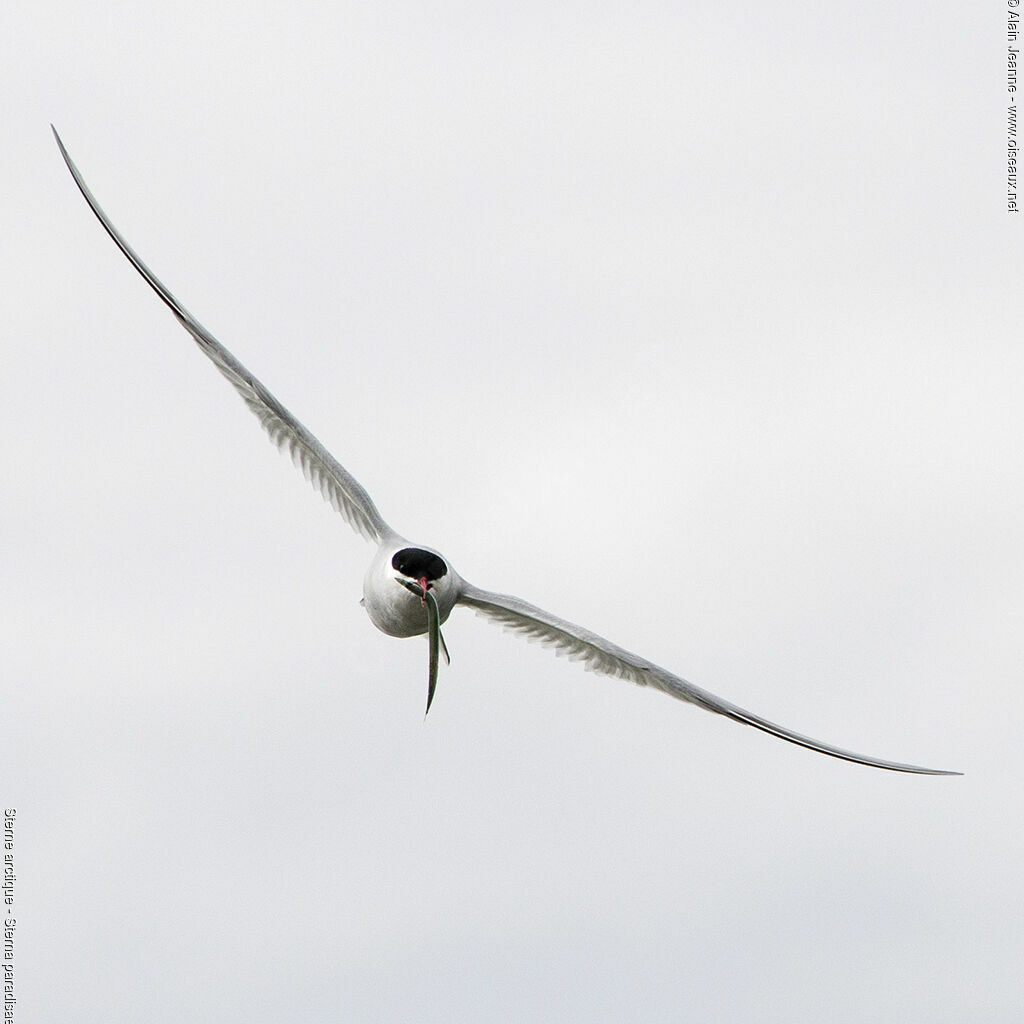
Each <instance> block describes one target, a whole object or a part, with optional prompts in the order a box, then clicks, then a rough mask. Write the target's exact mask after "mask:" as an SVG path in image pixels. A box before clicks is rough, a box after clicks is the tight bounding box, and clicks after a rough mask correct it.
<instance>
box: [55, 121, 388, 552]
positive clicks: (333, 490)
mask: <svg viewBox="0 0 1024 1024" xmlns="http://www.w3.org/2000/svg"><path fill="white" fill-rule="evenodd" d="M50 127H51V128H52V129H53V135H54V138H55V139H56V140H57V145H58V146H59V147H60V152H61V156H63V157H64V162H65V163H66V164H67V165H68V170H69V171H70V172H71V176H72V177H73V178H74V179H75V184H76V185H77V186H78V188H79V191H81V193H82V195H83V196H85V201H86V202H87V203H88V204H89V207H90V208H91V209H92V212H93V213H94V214H96V218H97V219H98V220H99V222H100V223H101V224H102V225H103V227H104V228H105V229H106V232H107V234H108V235H110V237H111V238H112V239H113V240H114V242H115V243H116V244H117V247H118V248H119V249H120V250H121V252H123V253H124V254H125V256H127V257H128V259H129V261H130V262H131V264H132V266H133V267H135V269H136V270H137V271H138V272H139V273H140V274H141V275H142V276H143V277H144V278H145V279H146V282H147V283H148V284H149V286H150V287H151V288H152V289H153V291H155V292H156V293H157V295H159V296H160V298H161V299H163V301H164V302H165V303H166V305H167V307H168V308H169V309H170V311H171V312H172V313H173V314H174V315H175V316H176V317H177V319H178V322H179V323H180V324H181V326H182V327H184V328H185V330H186V331H188V333H189V334H191V335H192V337H193V338H195V340H196V344H197V345H198V346H199V347H200V348H201V349H202V350H203V352H205V353H206V355H207V356H209V358H210V360H211V362H212V363H213V365H214V366H216V367H217V369H218V370H220V372H221V373H222V374H223V375H224V376H225V377H226V378H227V380H228V381H229V382H230V384H231V386H232V387H233V388H234V389H235V390H236V391H237V392H238V393H239V394H240V395H241V396H242V399H243V401H244V402H245V404H246V405H247V406H249V408H250V409H251V410H252V411H253V412H254V413H255V414H256V417H257V419H259V421H260V423H261V424H262V426H263V429H264V430H265V431H266V432H267V434H268V435H269V436H270V440H271V441H273V442H274V444H275V445H277V447H278V448H280V449H281V450H282V451H285V452H287V453H288V454H289V455H290V456H291V458H292V461H293V462H294V463H295V465H296V466H298V467H299V468H300V469H301V470H302V472H303V474H304V475H305V477H306V479H307V480H309V482H310V483H311V484H312V485H313V486H314V487H315V488H316V489H317V490H318V491H319V492H320V494H321V495H322V496H323V498H324V500H325V501H329V502H330V503H331V505H333V506H334V508H336V509H337V510H338V511H339V512H340V513H341V515H342V516H343V517H344V518H345V519H346V520H347V521H348V523H349V524H350V525H351V526H352V528H353V529H355V530H356V531H357V532H358V533H361V534H362V535H363V536H364V537H365V538H366V539H367V540H370V541H374V542H375V543H380V542H381V541H382V540H384V539H385V538H387V537H393V536H395V531H394V530H392V529H391V527H390V526H388V524H387V523H386V522H384V519H383V517H382V516H381V514H380V513H379V512H378V511H377V506H376V505H374V503H373V501H372V500H371V498H370V496H369V495H368V494H367V493H366V491H365V490H364V489H363V487H362V486H361V485H360V484H359V482H358V481H357V480H356V479H355V478H354V477H352V475H351V474H350V473H349V472H348V471H347V470H346V469H345V467H344V466H342V465H341V463H339V462H338V461H337V459H335V458H334V456H333V455H331V453H330V452H329V451H328V450H327V449H326V448H325V447H324V446H323V445H322V444H321V443H320V442H319V441H318V440H317V439H316V438H315V437H314V436H313V435H312V434H311V433H310V432H309V431H308V430H307V429H306V428H305V427H304V426H303V425H302V424H301V423H300V422H299V421H298V420H297V419H296V418H295V417H294V416H293V415H292V414H291V413H290V412H289V411H288V410H287V409H286V408H285V407H284V406H283V405H282V404H281V403H280V402H279V401H278V400H277V399H276V398H275V397H274V396H273V395H272V394H271V393H270V392H269V391H268V390H267V389H266V388H265V387H264V386H263V385H262V384H261V383H260V382H259V381H258V380H257V379H256V378H255V377H254V376H253V375H252V374H251V373H250V372H249V371H248V370H247V369H246V368H245V367H244V366H243V365H242V364H241V363H240V362H239V361H238V360H237V359H236V358H235V357H234V356H233V355H232V354H231V353H230V352H229V351H228V350H227V349H226V348H225V347H224V346H223V345H221V343H220V342H219V341H217V339H216V338H215V337H214V336H213V335H212V334H211V333H210V332H209V331H208V330H207V329H206V328H205V327H204V326H203V325H202V324H201V323H200V322H199V321H198V320H196V318H195V317H194V316H192V314H191V313H190V312H189V311H188V310H187V309H185V307H184V306H183V305H182V304H181V303H180V302H179V301H178V300H177V299H176V298H175V297H174V296H173V295H172V294H171V293H170V292H169V291H168V290H167V288H166V287H165V286H164V285H163V283H162V282H161V281H160V280H159V278H157V276H156V275H155V274H154V273H153V271H151V270H150V269H149V267H147V266H146V264H145V263H143V262H142V260H141V259H140V258H139V256H138V254H137V253H136V252H135V250H134V249H133V248H132V247H131V246H130V245H129V244H128V243H127V242H126V241H125V239H124V238H123V237H122V236H121V234H120V232H119V231H118V230H117V228H115V227H114V225H113V224H112V223H111V222H110V219H109V218H108V217H107V215H106V214H105V213H104V212H103V209H102V208H101V207H100V204H99V203H98V202H96V199H95V197H94V196H93V194H92V192H90V191H89V186H88V185H86V183H85V181H84V180H83V178H82V175H81V173H80V172H79V170H78V168H77V167H76V166H75V163H74V161H73V160H72V159H71V157H70V156H69V155H68V151H67V150H66V149H65V148H64V143H63V142H61V140H60V136H59V135H58V134H57V129H56V128H54V127H53V125H50Z"/></svg>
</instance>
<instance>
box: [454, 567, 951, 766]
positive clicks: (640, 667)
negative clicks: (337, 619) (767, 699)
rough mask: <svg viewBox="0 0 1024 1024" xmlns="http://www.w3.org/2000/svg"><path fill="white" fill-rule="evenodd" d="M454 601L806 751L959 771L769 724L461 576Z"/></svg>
mask: <svg viewBox="0 0 1024 1024" xmlns="http://www.w3.org/2000/svg"><path fill="white" fill-rule="evenodd" d="M458 603H459V604H464V605H467V606H468V607H470V608H472V609H473V610H474V611H476V612H478V613H479V614H480V615H483V616H485V617H486V618H488V619H491V620H492V621H494V622H497V623H499V624H500V625H502V626H504V627H505V629H507V630H510V631H512V632H514V633H518V634H519V635H520V636H524V637H526V639H527V640H535V641H537V642H538V643H541V644H543V645H544V646H545V647H550V648H552V649H553V650H554V652H555V654H556V655H564V656H566V657H568V658H569V659H570V660H571V661H579V662H582V663H583V667H584V668H585V669H588V670H589V671H592V672H597V673H600V674H601V675H606V676H614V677H615V678H617V679H626V680H628V681H629V682H631V683H636V684H637V685H638V686H652V687H654V688H655V689H657V690H661V691H662V692H663V693H667V694H669V695H670V696H672V697H676V698H677V699H679V700H684V701H687V702H689V703H690V704H696V705H698V706H699V707H702V708H704V709H706V710H707V711H713V712H715V714H718V715H725V716H726V717H727V718H731V719H732V720H733V721H735V722H742V723H743V724H744V725H752V726H753V727H754V728H755V729H761V730H762V731H763V732H767V733H770V734H771V735H772V736H778V737H779V738H780V739H783V740H787V741H788V742H790V743H795V744H797V745H798V746H801V747H807V748H808V749H809V750H816V751H818V752H819V753H821V754H828V755H829V756H830V757H838V758H841V759H842V760H844V761H853V762H855V763H856V764H865V765H870V766H871V767H873V768H886V769H888V770H889V771H894V772H913V773H916V774H918V775H959V774H961V773H960V772H950V771H942V770H940V769H937V768H920V767H918V766H917V765H912V764H901V763H900V762H897V761H885V760H882V759H880V758H876V757H867V756H865V755H864V754H855V753H854V752H853V751H850V750H844V749H843V748H841V747H835V746H832V745H831V744H830V743H822V742H821V741H819V740H815V739H811V738H810V737H809V736H803V735H801V734H800V733H798V732H793V731H792V730H791V729H786V728H785V727H784V726H781V725H776V724H775V723H774V722H769V721H768V719H766V718H761V716H760V715H755V714H753V713H752V712H750V711H744V710H743V708H740V707H737V706H736V705H735V704H731V703H730V702H729V701H727V700H723V699H722V698H721V697H716V696H715V695H714V694H713V693H709V692H708V691H707V690H703V689H701V688H700V687H699V686H694V684H693V683H690V682H687V681H686V680H685V679H682V678H680V677H679V676H677V675H674V674H673V673H671V672H668V671H666V670H665V669H663V668H660V667H659V666H658V665H655V664H653V663H652V662H649V661H647V660H645V659H644V658H641V657H639V656H638V655H636V654H631V653H630V652H629V651H627V650H625V649H624V648H622V647H619V646H618V645H616V644H613V643H612V642H611V641H610V640H606V639H605V638H604V637H603V636H599V635H598V634H597V633H592V632H591V631H590V630H589V629H584V628H583V627H582V626H577V625H575V624H574V623H572V622H568V621H566V620H565V619H560V618H559V617H558V616H557V615H552V614H551V613H550V612H546V611H544V610H543V609H542V608H538V607H536V605H532V604H529V603H528V602H526V601H523V600H521V599H520V598H518V597H510V596H509V595H507V594H492V593H490V592H489V591H486V590H481V589H480V588H479V587H474V586H473V585H472V584H470V583H467V582H466V581H465V580H462V581H461V585H460V591H459V597H458Z"/></svg>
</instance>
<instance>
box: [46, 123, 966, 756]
mask: <svg viewBox="0 0 1024 1024" xmlns="http://www.w3.org/2000/svg"><path fill="white" fill-rule="evenodd" d="M50 127H51V128H53V126H52V125H51V126H50ZM53 134H54V138H56V140H57V145H58V147H59V148H60V152H61V155H62V156H63V158H64V162H65V163H66V164H67V166H68V170H69V171H70V172H71V175H72V177H73V178H74V179H75V183H76V184H77V185H78V188H79V190H80V191H81V193H82V195H83V196H84V197H85V200H86V202H87V203H88V204H89V207H90V208H91V209H92V212H93V213H94V214H95V215H96V217H97V219H98V220H99V222H100V223H101V224H102V225H103V227H104V229H105V230H106V232H107V234H108V235H110V237H111V238H112V239H113V240H114V242H115V243H116V245H117V246H118V248H119V249H120V250H121V252H123V253H124V254H125V256H127V257H128V260H129V261H130V262H131V264H132V266H134V267H135V269H136V270H137V271H138V272H139V273H140V274H141V275H142V276H143V277H144V278H145V280H146V282H147V283H148V284H149V286H150V287H151V288H152V289H153V291H155V292H156V293H157V295H159V296H160V298H161V299H162V300H163V301H164V303H165V304H166V305H167V307H168V308H169V309H170V310H171V312H172V313H173V314H174V316H175V317H176V318H177V320H178V322H179V323H180V324H181V325H182V327H184V328H185V330H186V331H188V333H189V334H191V335H192V337H193V338H194V339H195V341H196V344H197V345H198V346H199V347H200V349H202V351H203V352H204V353H205V354H206V356H207V357H208V358H209V359H210V361H211V362H212V363H213V365H214V366H216V367H217V369H218V370H219V371H220V372H221V374H222V375H223V376H224V377H225V378H227V380H228V382H229V383H230V384H231V386H232V387H233V388H234V389H235V390H236V391H237V392H238V393H239V395H241V397H242V399H243V401H244V402H245V404H246V405H247V406H248V407H249V408H250V409H251V410H252V412H253V413H255V415H256V418H257V419H258V420H259V421H260V424H261V425H262V427H263V429H264V430H265V431H266V432H267V434H268V435H269V436H270V439H271V441H273V442H274V444H275V445H277V447H278V448H280V449H281V450H282V451H286V452H287V453H288V454H289V455H290V456H291V458H292V461H293V462H294V463H295V464H296V465H297V466H299V467H300V468H301V469H302V472H303V474H304V475H305V477H306V479H307V480H309V481H310V483H312V485H313V486H314V487H315V488H316V489H317V490H318V491H319V492H320V494H321V495H322V496H323V497H324V499H325V500H326V501H329V502H330V503H331V505H332V506H333V507H334V508H335V509H337V511H338V512H339V513H340V514H341V515H342V517H343V518H344V519H345V520H346V521H347V522H348V523H349V525H350V526H352V528H353V529H354V530H356V532H357V533H359V534H361V535H362V536H363V537H365V538H366V539H367V540H368V541H371V542H372V543H374V544H376V545H377V551H376V554H375V555H374V557H373V560H372V561H371V563H370V567H369V569H368V570H367V572H366V575H365V577H364V579H363V604H364V606H365V608H366V611H367V613H368V614H369V616H370V620H371V621H372V622H373V624H374V625H375V626H376V627H377V628H378V629H380V630H381V631H382V632H384V633H387V634H388V635H389V636H396V637H404V636H420V635H422V634H424V633H426V634H427V635H428V637H429V639H430V648H431V651H430V669H429V679H428V698H427V710H428V711H429V709H430V701H431V700H432V699H433V695H434V686H435V684H436V679H437V663H438V650H439V649H444V640H443V638H442V637H441V633H440V626H441V625H442V624H443V623H444V622H446V621H447V619H448V616H449V615H450V614H451V611H452V609H453V608H454V607H455V606H456V605H465V606H467V607H469V608H472V609H473V610H474V611H476V612H478V613H479V614H481V615H483V616H485V617H486V618H488V619H491V620H492V621H494V622H496V623H498V624H499V625H501V626H504V627H505V628H506V629H509V630H511V631H513V632H515V633H519V634H520V635H522V636H525V637H526V638H527V639H528V640H536V641H539V642H540V643H541V644H543V645H544V646H546V647H550V648H552V649H553V650H554V651H555V653H556V654H564V655H567V656H568V657H569V658H570V659H572V660H574V661H580V662H582V663H583V666H584V668H587V669H590V670H591V671H594V672H598V673H600V674H602V675H607V676H613V677H615V678H618V679H626V680H629V681H630V682H632V683H636V684H637V685H638V686H651V687H654V688H655V689H657V690H661V691H662V692H664V693H667V694H669V695H670V696H672V697H677V698H678V699H679V700H684V701H687V702H689V703H691V704H696V705H698V706H699V707H702V708H705V709H706V710H708V711H713V712H715V713H716V714H719V715H725V716H726V717H727V718H731V719H733V720H734V721H737V722H742V723H744V724H745V725H752V726H754V727H755V728H756V729H761V730H762V731H764V732H767V733H770V734H771V735H773V736H778V737H779V738H780V739H784V740H788V741H789V742H790V743H796V744H798V745H799V746H802V747H807V748H808V749H810V750H816V751H818V752H819V753H822V754H828V755H829V756H830V757H838V758H841V759H843V760H845V761H853V762H856V763H857V764H865V765H870V766H871V767H873V768H885V769H888V770H890V771H897V772H912V773H916V774H920V775H959V774H960V773H959V772H950V771H941V770H939V769H935V768H921V767H918V766H917V765H912V764H901V763H899V762H896V761H886V760H883V759H881V758H876V757H867V756H865V755H863V754H855V753H853V752H852V751H849V750H843V749H842V748H840V747H836V746H833V745H832V744H829V743H822V742H820V741H819V740H814V739H811V738H810V737H808V736H803V735H801V734H800V733H797V732H793V731H792V730H791V729H786V728H784V727H783V726H781V725H776V724H775V723H774V722H769V721H768V720H767V719H765V718H761V717H760V716H759V715H755V714H752V713H751V712H749V711H744V710H743V708H740V707H737V706H736V705H735V704H731V703H730V702H729V701H727V700H723V699H722V698H721V697H716V696H715V695H714V694H713V693H709V692H708V691H707V690H703V689H701V688H700V687H699V686H695V685H694V684H693V683H689V682H687V681H686V680H685V679H683V678H681V677H680V676H677V675H675V674H673V673H672V672H669V671H667V670H666V669H663V668H660V667H659V666H657V665H655V664H653V663H652V662H649V661H647V660H645V659H644V658H641V657H639V656H638V655H636V654H631V653H630V652H629V651H627V650H624V649H623V648H621V647H619V646H617V645H616V644H613V643H612V642H611V641H609V640H606V639H605V638H604V637H602V636H599V635H598V634H597V633H592V632H591V631H590V630H588V629H584V628H583V627H582V626H577V625H575V624H574V623H572V622H567V621H566V620H565V619H560V618H559V617H558V616H557V615H552V614H551V613H550V612H546V611H544V610H543V609H541V608H537V607H536V606H535V605H532V604H529V603H528V602H526V601H523V600H521V599H520V598H518V597H510V596H508V595H505V594H496V593H492V592H490V591H487V590H481V589H480V588H479V587H475V586H473V584H471V583H469V582H468V581H467V580H464V579H463V578H462V577H461V576H460V575H459V574H458V573H457V572H456V571H455V569H454V568H453V567H452V565H451V563H450V562H449V561H448V560H447V559H446V558H444V557H443V556H442V555H441V554H440V553H439V552H437V551H435V550H434V549H433V548H429V547H425V546H423V545H420V544H412V543H410V542H409V541H407V540H405V539H404V538H403V537H402V536H400V535H399V534H398V533H396V532H395V531H394V530H393V529H392V528H391V527H390V526H389V525H388V524H387V523H386V522H385V520H384V517H383V516H382V515H381V514H380V512H379V511H377V506H376V505H375V504H374V503H373V500H372V499H371V498H370V496H369V494H367V493H366V491H365V490H364V489H363V487H362V486H361V485H360V484H359V482H358V481H357V480H355V479H354V478H353V477H352V475H351V474H350V473H349V472H348V471H347V470H346V469H345V467H344V466H342V465H341V463H339V462H338V461H337V459H335V458H334V456H332V455H331V453H330V452H329V451H327V449H326V448H325V447H324V446H323V445H322V444H321V443H320V442H319V441H318V440H317V439H316V438H315V437H314V436H313V435H312V434H311V433H310V432H309V431H308V430H307V429H306V428H305V427H304V426H303V425H302V424H301V423H300V422H299V421H298V420H297V419H296V418H295V417H294V416H293V415H292V414H291V413H290V412H289V411H288V410H287V409H286V408H285V407H284V406H283V405H282V404H281V403H280V402H279V401H278V400H277V399H276V398H275V397H274V396H273V395H272V394H271V393H270V392H269V391H268V390H267V388H265V387H264V386H263V385H262V384H261V383H260V382H259V381H258V380H257V379H256V378H255V377H254V376H253V375H252V374H251V373H250V372H249V371H248V370H247V369H246V368H245V367H244V366H243V365H242V364H241V363H240V362H239V361H238V360H237V359H236V358H235V357H234V356H233V355H232V354H231V353H230V352H229V351H228V350H227V349H226V348H224V346H223V345H221V343H220V342H219V341H217V339H216V338H215V337H214V336H213V335H212V334H210V332H209V331H208V330H206V328H205V327H203V325H202V324H201V323H200V322H199V321H198V320H196V318H195V317H194V316H192V314H191V313H189V311H188V310H187V309H185V307H184V306H183V305H182V304H181V303H180V302H179V301H178V300H177V299H176V298H175V297H174V296H173V295H172V294H171V292H170V291H168V290H167V288H166V287H165V286H164V285H163V283H162V282H161V281H160V280H159V279H158V278H157V276H156V275H155V274H154V273H153V272H152V271H151V270H150V269H149V267H147V266H146V264H145V263H144V262H143V261H142V259H141V258H140V257H139V255H138V254H137V253H136V252H135V250H134V249H133V248H132V247H131V246H130V245H129V244H128V243H127V242H126V241H125V239H124V238H123V237H122V236H121V234H120V232H119V231H118V230H117V228H115V227H114V225H113V224H112V223H111V222H110V220H109V218H108V217H107V215H106V214H105V213H104V212H103V209H102V208H101V207H100V205H99V203H98V202H97V201H96V199H95V197H94V196H93V194H92V192H91V191H90V190H89V187H88V186H87V185H86V183H85V181H84V180H83V178H82V175H81V173H80V172H79V170H78V168H77V167H76V166H75V163H74V161H73V160H72V159H71V157H70V156H69V155H68V151H67V150H66V149H65V148H64V144H63V142H61V139H60V136H59V135H58V134H57V130H56V128H53ZM445 653H446V655H447V652H445Z"/></svg>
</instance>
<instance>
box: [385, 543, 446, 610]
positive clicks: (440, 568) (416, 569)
mask: <svg viewBox="0 0 1024 1024" xmlns="http://www.w3.org/2000/svg"><path fill="white" fill-rule="evenodd" d="M391 568H392V569H393V570H394V573H395V580H396V581H397V582H398V583H400V584H401V585H402V586H403V587H405V589H406V590H408V591H410V592H412V593H414V594H418V596H419V597H420V599H421V600H423V599H424V598H425V597H426V593H427V591H428V590H433V589H434V588H435V587H436V586H437V585H438V583H439V582H440V581H442V580H444V578H445V576H447V575H448V565H447V563H446V562H445V560H444V559H443V558H442V557H441V556H440V555H439V554H437V552H435V551H428V550H427V549H426V548H402V549H401V550H400V551H396V552H395V553H394V555H393V556H392V558H391Z"/></svg>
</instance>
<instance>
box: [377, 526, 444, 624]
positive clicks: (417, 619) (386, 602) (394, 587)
mask: <svg viewBox="0 0 1024 1024" xmlns="http://www.w3.org/2000/svg"><path fill="white" fill-rule="evenodd" d="M403 555H405V556H406V557H405V558H403V557H402V556H403ZM438 563H440V564H438ZM442 566H443V570H442ZM400 579H404V580H407V581H409V582H411V583H414V584H418V583H419V581H420V580H425V581H426V589H428V590H429V591H430V592H431V593H432V594H433V595H434V600H435V601H436V602H437V610H438V616H439V618H440V621H441V625H444V623H445V622H447V621H448V616H449V615H451V613H452V609H453V608H454V607H455V602H456V601H457V600H458V597H459V586H460V584H461V583H462V580H461V579H460V578H459V574H458V573H457V572H455V570H454V569H452V567H451V566H450V565H449V564H448V563H447V562H446V561H445V559H443V558H442V557H441V555H440V554H439V553H438V552H436V551H434V550H433V549H431V548H425V547H422V546H417V545H414V544H409V543H408V542H407V541H404V540H402V539H401V538H400V537H395V538H389V539H388V542H387V543H385V544H381V546H380V547H379V548H377V553H376V554H375V555H374V556H373V561H372V562H370V566H369V568H368V569H367V570H366V575H365V576H364V577H363V607H364V608H365V609H366V613H367V615H369V616H370V621H371V622H372V623H373V624H374V625H375V626H376V627H377V628H378V629H379V630H380V631H381V632H382V633H387V635H388V636H400V637H405V636H422V635H423V634H424V633H426V631H427V613H426V611H425V610H424V607H423V601H422V600H421V599H420V598H418V597H417V596H416V595H415V594H414V593H412V592H411V591H410V590H408V589H407V588H406V587H404V586H402V585H401V584H400V583H399V582H398V581H399V580H400Z"/></svg>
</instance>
